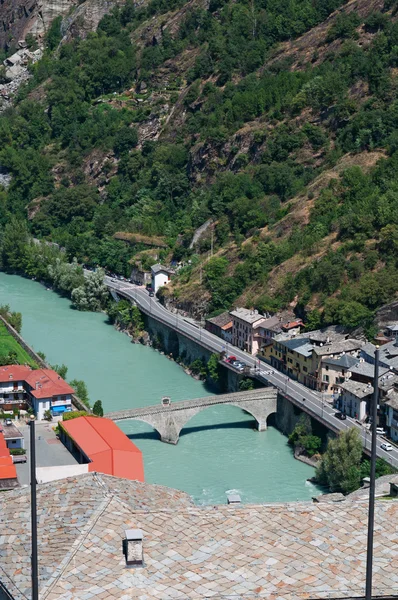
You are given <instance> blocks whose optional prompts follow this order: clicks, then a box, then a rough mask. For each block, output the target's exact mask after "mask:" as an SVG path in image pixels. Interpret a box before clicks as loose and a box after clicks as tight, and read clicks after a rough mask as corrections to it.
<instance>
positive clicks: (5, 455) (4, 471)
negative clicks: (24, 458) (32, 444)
mask: <svg viewBox="0 0 398 600" xmlns="http://www.w3.org/2000/svg"><path fill="white" fill-rule="evenodd" d="M10 461H11V462H10ZM16 478H17V470H16V468H15V466H14V465H13V462H12V457H11V456H10V451H9V449H8V448H7V444H6V441H5V439H4V436H3V434H2V433H1V432H0V479H16Z"/></svg>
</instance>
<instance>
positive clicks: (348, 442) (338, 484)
mask: <svg viewBox="0 0 398 600" xmlns="http://www.w3.org/2000/svg"><path fill="white" fill-rule="evenodd" d="M361 458H362V442H361V439H360V437H359V433H358V430H357V429H356V428H354V427H352V428H350V429H347V430H346V431H342V432H341V433H339V435H338V436H337V437H336V438H334V439H330V440H329V442H328V445H327V449H326V452H325V453H324V454H323V456H322V460H321V464H320V465H319V467H318V468H317V471H316V477H317V479H318V481H319V482H320V483H322V484H325V485H328V486H329V488H330V490H331V491H332V492H343V494H349V493H350V492H353V491H354V490H356V489H357V488H358V487H359V485H360V477H361V471H360V464H361Z"/></svg>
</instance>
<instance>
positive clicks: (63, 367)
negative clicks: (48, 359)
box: [50, 364, 68, 380]
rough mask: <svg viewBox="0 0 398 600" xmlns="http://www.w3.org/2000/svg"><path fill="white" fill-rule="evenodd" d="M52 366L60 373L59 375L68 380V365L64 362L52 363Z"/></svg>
mask: <svg viewBox="0 0 398 600" xmlns="http://www.w3.org/2000/svg"><path fill="white" fill-rule="evenodd" d="M50 367H51V368H52V369H53V371H55V372H56V373H58V375H59V376H60V377H62V379H65V380H66V375H67V373H68V367H67V366H66V365H64V364H62V365H50Z"/></svg>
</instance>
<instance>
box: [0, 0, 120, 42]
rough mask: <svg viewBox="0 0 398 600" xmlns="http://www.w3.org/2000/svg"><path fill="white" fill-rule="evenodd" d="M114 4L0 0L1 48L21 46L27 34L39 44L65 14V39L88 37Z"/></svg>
mask: <svg viewBox="0 0 398 600" xmlns="http://www.w3.org/2000/svg"><path fill="white" fill-rule="evenodd" d="M115 4H117V0H86V1H85V2H81V1H79V0H0V48H9V47H15V48H16V47H18V41H20V40H24V39H25V38H26V36H27V34H28V33H30V34H32V35H33V36H34V37H35V38H36V39H37V40H38V42H39V44H40V41H41V40H42V38H43V36H44V34H45V32H46V31H47V30H48V28H49V26H50V25H51V23H52V21H53V20H54V19H55V18H56V17H59V16H63V17H65V19H64V21H63V23H62V28H61V29H62V33H63V34H64V36H65V40H70V39H71V38H72V37H80V38H85V37H86V36H87V33H89V32H90V31H95V30H96V28H97V26H98V23H99V22H100V20H101V19H102V17H103V16H104V15H105V14H107V13H108V12H109V11H110V10H111V9H112V8H113V7H114V6H115Z"/></svg>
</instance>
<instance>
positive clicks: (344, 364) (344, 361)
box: [322, 354, 358, 369]
mask: <svg viewBox="0 0 398 600" xmlns="http://www.w3.org/2000/svg"><path fill="white" fill-rule="evenodd" d="M322 363H323V364H324V365H330V366H332V367H341V368H342V369H351V367H353V366H354V365H356V364H357V363H358V359H357V358H354V357H353V356H350V355H349V354H343V356H339V358H324V359H323V360H322Z"/></svg>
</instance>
